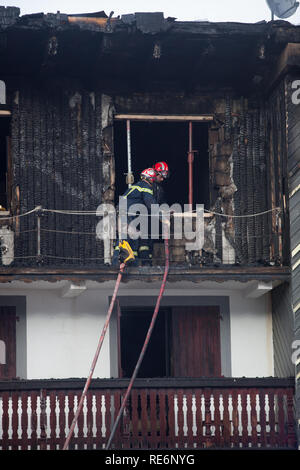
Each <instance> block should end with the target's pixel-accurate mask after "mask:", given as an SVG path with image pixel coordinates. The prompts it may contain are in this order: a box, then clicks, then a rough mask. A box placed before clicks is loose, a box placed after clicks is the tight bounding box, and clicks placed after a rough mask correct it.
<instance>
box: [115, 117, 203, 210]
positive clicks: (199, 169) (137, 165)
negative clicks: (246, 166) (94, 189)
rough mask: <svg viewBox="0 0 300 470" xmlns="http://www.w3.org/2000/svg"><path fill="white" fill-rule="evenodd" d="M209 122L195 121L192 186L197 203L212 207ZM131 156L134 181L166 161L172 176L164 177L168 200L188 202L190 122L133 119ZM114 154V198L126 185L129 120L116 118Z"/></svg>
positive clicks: (116, 199) (171, 201) (171, 202)
mask: <svg viewBox="0 0 300 470" xmlns="http://www.w3.org/2000/svg"><path fill="white" fill-rule="evenodd" d="M208 130H209V124H208V123H203V122H194V123H193V142H192V144H193V150H194V151H195V154H194V162H193V188H194V200H193V202H194V204H197V203H198V204H204V206H205V208H208V207H209V153H208ZM130 134H131V139H130V140H131V160H132V172H133V174H134V179H135V182H137V181H139V175H140V173H141V171H142V170H144V169H145V168H149V167H152V166H153V164H154V163H155V162H159V161H166V162H167V163H168V165H169V169H170V178H169V179H168V180H167V181H165V182H164V183H163V184H164V189H165V194H166V200H167V203H168V204H170V205H171V204H174V203H179V204H181V206H183V204H188V202H189V200H188V194H189V173H188V151H189V122H187V121H180V122H170V121H163V122H156V121H131V123H130ZM114 155H115V169H116V170H115V171H116V175H115V177H116V181H115V184H116V191H115V202H116V204H117V203H118V198H119V196H120V195H122V194H124V192H125V191H126V189H127V187H128V186H127V184H126V174H127V168H128V167H127V131H126V120H120V121H117V120H116V121H115V122H114Z"/></svg>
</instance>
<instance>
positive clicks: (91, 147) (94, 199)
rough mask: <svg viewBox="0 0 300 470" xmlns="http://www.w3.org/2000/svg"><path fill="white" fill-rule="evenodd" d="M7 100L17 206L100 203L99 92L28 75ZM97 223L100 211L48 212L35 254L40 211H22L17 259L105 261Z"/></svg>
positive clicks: (18, 210)
mask: <svg viewBox="0 0 300 470" xmlns="http://www.w3.org/2000/svg"><path fill="white" fill-rule="evenodd" d="M9 104H10V106H11V108H12V123H11V135H12V146H11V148H12V150H11V151H12V173H13V188H12V205H13V208H12V209H13V213H15V214H22V213H25V212H27V211H30V210H32V209H33V208H35V207H36V206H39V205H41V206H42V207H43V208H45V209H56V210H65V211H68V210H71V211H96V209H97V207H98V205H99V204H100V202H101V199H102V192H103V172H102V167H103V159H102V148H101V134H102V125H101V94H100V93H98V92H90V91H87V90H82V89H76V88H73V89H68V88H67V87H65V88H63V87H50V88H49V87H47V88H46V87H38V86H35V85H34V84H33V83H31V84H26V85H24V86H21V87H19V88H18V89H15V90H12V91H11V93H10V94H9ZM96 223H97V220H96V217H95V216H86V215H80V216H78V215H64V214H56V213H46V214H43V215H42V217H41V257H40V258H39V259H38V260H37V259H36V255H37V234H36V229H37V215H36V214H33V215H30V216H26V217H21V218H20V219H19V222H17V223H15V226H14V230H15V246H16V251H15V256H16V258H15V260H14V264H20V263H21V264H25V265H30V264H36V262H37V261H39V262H40V263H42V264H46V265H47V264H51V265H55V264H59V265H61V264H82V263H85V264H86V263H88V264H95V263H102V262H103V248H102V242H101V241H99V240H96V237H95V233H96ZM66 232H67V233H66ZM72 232H73V233H72ZM74 232H80V233H76V234H74ZM27 257H29V258H27ZM31 257H32V258H31ZM98 258H99V259H98ZM101 258H102V259H101Z"/></svg>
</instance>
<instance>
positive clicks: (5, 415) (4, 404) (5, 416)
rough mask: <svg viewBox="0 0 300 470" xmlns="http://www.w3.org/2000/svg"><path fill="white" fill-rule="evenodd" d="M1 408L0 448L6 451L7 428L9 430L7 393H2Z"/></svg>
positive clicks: (7, 444)
mask: <svg viewBox="0 0 300 470" xmlns="http://www.w3.org/2000/svg"><path fill="white" fill-rule="evenodd" d="M2 407H3V417H2V428H3V430H2V448H3V450H7V449H8V447H9V442H8V428H9V416H8V407H9V392H3V393H2Z"/></svg>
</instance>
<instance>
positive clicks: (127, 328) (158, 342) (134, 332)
mask: <svg viewBox="0 0 300 470" xmlns="http://www.w3.org/2000/svg"><path fill="white" fill-rule="evenodd" d="M152 315H153V308H140V309H138V308H135V309H126V310H123V309H122V315H121V321H120V337H121V367H122V371H123V377H131V376H132V373H133V371H134V368H135V365H136V363H137V360H138V358H139V355H140V352H141V349H142V347H143V343H144V341H145V338H146V335H147V331H148V328H149V326H150V322H151V318H152ZM168 322H169V311H168V309H160V312H159V315H158V317H157V320H156V322H155V326H154V329H153V333H152V335H151V338H150V341H149V344H148V347H147V350H146V353H145V356H144V359H143V361H142V364H141V367H140V369H139V372H138V377H167V376H168V375H169V373H170V372H169V371H170V365H169V353H168V345H169V337H168V333H167V332H168V331H169V327H168Z"/></svg>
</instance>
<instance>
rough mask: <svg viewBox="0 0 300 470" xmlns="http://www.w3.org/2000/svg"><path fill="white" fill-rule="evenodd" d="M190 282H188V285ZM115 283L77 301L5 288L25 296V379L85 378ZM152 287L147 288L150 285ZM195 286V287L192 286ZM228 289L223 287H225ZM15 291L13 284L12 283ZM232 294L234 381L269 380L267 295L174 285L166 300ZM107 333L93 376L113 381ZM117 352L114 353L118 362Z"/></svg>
mask: <svg viewBox="0 0 300 470" xmlns="http://www.w3.org/2000/svg"><path fill="white" fill-rule="evenodd" d="M186 284H187V283H186ZM113 285H114V283H109V284H106V285H105V286H103V285H101V284H98V286H102V287H100V288H99V287H97V288H92V289H88V290H87V291H85V292H84V293H82V294H81V295H80V296H79V297H76V298H73V299H65V298H62V297H61V289H53V288H52V289H47V290H46V289H45V290H41V289H32V288H31V289H21V290H19V289H18V290H14V289H13V288H12V289H5V288H3V289H1V290H0V295H26V298H27V302H26V303H27V308H26V316H27V331H26V336H27V351H26V353H27V378H28V379H38V378H68V377H87V375H88V374H89V371H90V366H91V362H92V359H93V357H94V354H95V350H96V347H97V344H98V340H99V337H100V334H101V331H102V327H103V325H104V321H105V316H106V313H107V308H108V298H109V296H111V295H112V288H113ZM130 286H132V284H128V285H127V284H125V285H124V284H123V285H122V286H121V289H120V292H119V294H120V295H124V296H129V295H134V296H137V295H138V296H151V295H154V296H156V295H157V294H158V291H159V286H155V288H153V285H151V288H149V287H150V286H149V284H148V285H147V284H142V283H140V285H136V286H134V287H135V288H132V287H130ZM148 286H149V287H148ZM190 286H192V288H189V287H190ZM224 286H225V283H224ZM11 287H13V285H11ZM168 295H169V296H180V297H184V296H188V297H189V296H202V295H203V296H218V295H221V296H229V299H230V336H231V369H232V376H233V377H268V376H272V375H273V372H274V365H273V344H272V316H271V313H270V312H269V307H268V298H267V295H265V296H263V297H261V298H259V299H247V298H246V297H245V290H242V289H241V288H238V289H226V288H225V287H223V288H217V289H214V288H209V289H204V288H202V289H201V288H200V287H199V285H195V284H194V285H192V284H188V285H183V284H182V283H180V282H179V283H176V284H175V283H174V284H170V285H169V287H168V288H167V290H166V291H165V297H167V296H168ZM109 342H110V335H109V331H108V332H107V334H106V337H105V340H104V343H103V346H102V350H101V353H100V356H99V360H98V363H97V366H96V368H95V372H94V377H110V374H111V372H110V371H111V370H116V364H112V367H111V364H110V350H112V351H114V348H116V344H117V343H116V337H114V335H112V342H111V344H109ZM116 358H117V354H114V360H116Z"/></svg>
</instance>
